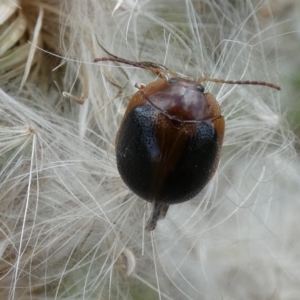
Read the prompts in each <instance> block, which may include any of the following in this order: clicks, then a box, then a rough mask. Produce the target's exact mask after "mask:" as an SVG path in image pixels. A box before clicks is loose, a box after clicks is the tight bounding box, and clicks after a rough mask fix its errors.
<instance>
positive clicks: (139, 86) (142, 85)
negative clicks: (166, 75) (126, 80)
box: [134, 83, 146, 90]
mask: <svg viewBox="0 0 300 300" xmlns="http://www.w3.org/2000/svg"><path fill="white" fill-rule="evenodd" d="M134 87H136V88H137V89H138V90H142V89H144V88H145V87H146V85H145V84H144V83H141V84H140V85H138V84H137V83H136V84H135V85H134Z"/></svg>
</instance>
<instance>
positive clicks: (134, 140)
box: [95, 51, 280, 230]
mask: <svg viewBox="0 0 300 300" xmlns="http://www.w3.org/2000/svg"><path fill="white" fill-rule="evenodd" d="M106 52H107V53H108V54H109V55H110V56H111V57H109V58H98V59H95V61H114V62H120V63H124V64H129V65H132V66H135V67H138V68H143V69H147V70H150V71H151V72H153V73H154V74H156V75H158V76H159V77H160V78H159V79H157V80H155V81H154V82H152V83H149V84H148V85H146V86H144V85H142V86H140V87H139V90H138V91H137V92H136V93H135V94H134V95H133V96H132V98H131V100H130V102H129V104H128V106H127V109H126V112H125V114H124V116H123V119H122V122H121V125H120V128H119V130H118V133H117V137H116V159H117V166H118V170H119V173H120V175H121V177H122V179H123V181H124V182H125V184H126V185H127V186H128V188H129V189H130V190H131V191H133V192H134V193H135V194H136V195H138V196H139V197H141V198H142V199H144V200H146V201H149V202H152V203H153V204H154V209H153V213H152V216H151V218H150V220H149V222H148V224H147V226H146V229H147V230H153V229H154V228H155V226H156V223H157V221H158V219H159V218H162V217H164V216H165V215H166V213H167V210H168V207H169V205H170V204H175V203H180V202H184V201H187V200H189V199H191V198H193V197H195V196H196V195H197V194H198V193H199V192H200V191H201V190H202V189H203V188H204V187H205V185H206V184H207V183H208V182H209V180H210V179H211V178H212V177H213V175H214V173H215V171H216V169H217V166H218V163H219V158H220V152H221V148H222V144H223V137H224V130H225V120H224V117H223V116H222V114H221V110H220V106H219V104H218V102H217V101H216V99H215V97H214V96H213V95H212V94H210V93H205V92H204V87H203V86H202V85H201V84H200V83H201V82H203V81H213V82H220V83H229V84H256V85H265V86H269V87H272V88H275V89H278V90H279V89H280V88H279V87H278V86H276V85H274V84H271V83H266V82H257V81H227V80H219V79H213V78H200V79H198V81H195V80H193V79H191V78H188V77H185V76H179V75H178V74H177V73H175V72H173V71H170V70H168V69H167V68H166V67H164V66H162V65H157V64H155V63H151V62H132V61H128V60H125V59H122V58H119V57H117V56H114V55H112V54H111V53H109V52H108V51H106Z"/></svg>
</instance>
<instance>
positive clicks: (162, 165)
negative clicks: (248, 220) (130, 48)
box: [116, 77, 225, 204]
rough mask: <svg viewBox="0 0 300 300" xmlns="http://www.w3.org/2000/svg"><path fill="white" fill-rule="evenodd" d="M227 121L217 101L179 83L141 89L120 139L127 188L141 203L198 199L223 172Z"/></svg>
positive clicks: (198, 88) (119, 155) (193, 84)
mask: <svg viewBox="0 0 300 300" xmlns="http://www.w3.org/2000/svg"><path fill="white" fill-rule="evenodd" d="M224 129H225V121H224V117H223V116H222V115H221V111H220V107H219V104H218V102H217V101H216V99H215V97H214V96H213V95H212V94H210V93H204V87H203V86H202V85H201V84H199V83H197V82H196V81H192V80H188V79H184V78H180V77H176V78H175V77H174V78H171V79H169V80H167V79H165V78H162V79H158V80H156V81H154V82H152V83H150V84H148V85H147V86H143V87H140V89H139V91H137V92H136V93H135V94H134V95H133V96H132V98H131V100H130V103H129V105H128V107H127V110H126V112H125V114H124V117H123V120H122V122H121V126H120V129H119V131H118V133H117V138H116V158H117V166H118V170H119V173H120V175H121V177H122V179H123V181H124V182H125V184H126V185H127V186H128V187H129V189H130V190H132V191H133V192H134V193H135V194H137V195H138V196H140V197H141V198H143V199H145V200H147V201H150V202H155V203H163V204H174V203H180V202H184V201H187V200H189V199H191V198H193V197H195V196H196V195H197V194H198V193H199V192H200V191H201V190H202V189H203V188H204V187H205V185H206V184H207V183H208V182H209V180H210V179H211V178H212V176H213V175H214V173H215V171H216V168H217V166H218V162H219V158H220V151H221V148H222V143H223V137H224Z"/></svg>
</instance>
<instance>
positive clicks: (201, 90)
mask: <svg viewBox="0 0 300 300" xmlns="http://www.w3.org/2000/svg"><path fill="white" fill-rule="evenodd" d="M197 90H198V91H200V92H202V93H203V92H204V86H203V85H201V84H198V85H197Z"/></svg>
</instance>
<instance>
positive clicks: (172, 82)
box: [169, 77, 178, 84]
mask: <svg viewBox="0 0 300 300" xmlns="http://www.w3.org/2000/svg"><path fill="white" fill-rule="evenodd" d="M177 81H178V80H177V78H175V77H172V78H170V79H169V83H171V84H174V83H177Z"/></svg>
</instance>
